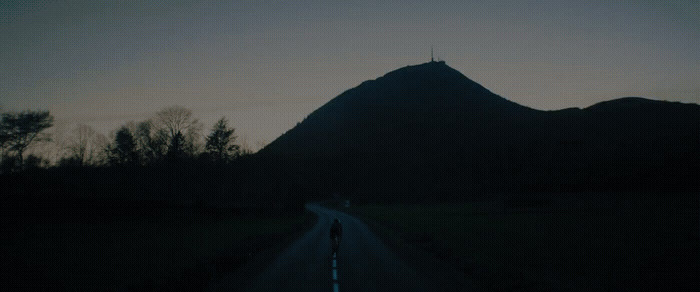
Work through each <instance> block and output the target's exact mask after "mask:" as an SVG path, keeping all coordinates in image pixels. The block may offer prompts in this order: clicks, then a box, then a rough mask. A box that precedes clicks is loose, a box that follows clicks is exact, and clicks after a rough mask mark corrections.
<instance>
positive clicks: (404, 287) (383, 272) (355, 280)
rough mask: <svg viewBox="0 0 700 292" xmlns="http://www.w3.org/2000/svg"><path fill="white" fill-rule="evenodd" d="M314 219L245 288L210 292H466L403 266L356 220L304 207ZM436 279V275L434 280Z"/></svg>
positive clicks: (227, 285)
mask: <svg viewBox="0 0 700 292" xmlns="http://www.w3.org/2000/svg"><path fill="white" fill-rule="evenodd" d="M307 208H308V209H309V210H311V211H312V212H314V213H316V214H317V215H318V222H317V223H316V225H315V226H314V227H313V228H312V229H311V230H310V231H308V232H307V233H306V234H304V235H303V236H302V237H301V238H300V239H298V240H297V241H296V242H294V243H292V245H291V246H290V247H289V248H287V249H286V250H285V251H284V252H282V254H280V256H279V257H278V258H277V259H276V260H275V261H274V262H273V263H272V265H271V266H269V267H268V268H267V269H266V270H265V271H264V272H263V273H262V274H260V275H259V276H257V278H255V280H254V281H253V282H252V283H250V284H249V285H248V286H247V287H244V288H243V287H235V286H234V287H232V286H231V285H235V284H233V282H230V281H227V279H226V278H223V279H222V280H221V281H220V282H218V283H215V284H213V285H212V287H211V289H210V290H211V291H231V290H234V291H237V290H243V291H334V283H338V285H337V287H338V290H337V291H455V290H458V291H459V290H467V287H465V285H464V284H459V283H458V282H459V281H454V282H450V281H445V279H444V278H443V279H439V280H438V279H436V277H434V275H432V274H430V273H428V274H426V273H422V272H417V271H416V270H415V269H414V268H412V267H409V266H407V265H406V264H404V263H403V262H402V261H401V260H400V259H399V258H398V257H397V256H396V255H395V254H394V253H393V252H392V251H390V250H389V249H388V248H387V247H386V246H385V245H384V244H383V243H382V242H381V241H380V240H379V238H377V237H376V236H375V235H374V234H373V233H372V232H371V231H370V230H369V229H368V228H367V226H366V225H365V224H364V223H362V222H361V221H360V220H358V219H357V218H355V217H352V216H350V215H347V214H345V213H342V212H339V211H335V210H330V209H327V208H324V207H321V206H318V205H307ZM334 218H338V219H340V221H341V223H342V224H343V241H342V242H341V245H340V250H339V251H338V254H337V277H336V278H337V281H334V280H333V273H332V269H333V268H332V265H333V262H332V261H333V255H332V251H331V246H330V240H329V229H330V225H331V222H332V221H333V219H334ZM437 278H440V277H437Z"/></svg>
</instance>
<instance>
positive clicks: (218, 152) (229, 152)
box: [205, 117, 240, 162]
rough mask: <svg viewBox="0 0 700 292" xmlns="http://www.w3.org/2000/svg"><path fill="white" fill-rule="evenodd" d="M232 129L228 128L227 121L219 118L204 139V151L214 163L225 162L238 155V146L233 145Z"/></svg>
mask: <svg viewBox="0 0 700 292" xmlns="http://www.w3.org/2000/svg"><path fill="white" fill-rule="evenodd" d="M234 131H235V129H234V128H229V127H228V121H227V120H226V118H225V117H221V119H219V120H218V121H217V122H216V124H214V127H213V128H212V130H211V133H210V134H209V136H207V138H206V146H205V147H206V151H207V153H208V154H209V155H210V156H211V157H212V158H213V159H214V160H216V161H219V162H226V161H228V160H230V159H231V158H233V157H236V156H237V155H238V152H239V150H240V146H238V145H236V144H234V143H235V141H236V138H237V137H236V136H235V135H234Z"/></svg>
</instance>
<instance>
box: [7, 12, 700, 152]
mask: <svg viewBox="0 0 700 292" xmlns="http://www.w3.org/2000/svg"><path fill="white" fill-rule="evenodd" d="M45 2H46V3H45ZM280 2H281V1H236V2H232V3H229V1H168V3H169V4H167V5H166V4H161V3H160V1H105V2H103V1H7V0H4V1H1V2H0V106H1V107H2V110H3V111H6V110H23V109H48V110H51V112H52V114H53V115H54V116H55V117H56V119H57V123H85V124H88V125H91V126H93V127H94V128H95V129H98V130H99V131H101V132H103V133H105V134H107V133H108V132H109V131H110V130H114V129H116V128H117V127H118V126H119V125H121V124H123V123H124V122H126V121H129V120H134V121H141V120H144V119H146V118H148V117H150V116H152V115H153V114H154V113H155V112H156V111H157V110H159V109H161V108H163V107H166V106H170V105H181V106H184V107H187V108H190V109H192V110H193V111H194V113H195V115H196V116H197V117H199V118H200V119H201V121H202V122H203V123H204V128H205V130H206V131H208V129H209V128H211V126H212V124H213V123H214V121H215V120H216V119H218V118H219V117H221V116H226V117H227V118H228V119H229V120H230V124H231V125H232V126H233V127H235V128H236V129H237V132H238V134H239V136H243V135H245V136H246V137H247V139H248V140H249V143H250V144H251V146H254V147H255V145H254V144H255V143H256V142H260V141H264V142H271V141H272V140H274V139H275V138H277V137H278V136H279V135H281V134H282V133H284V132H285V131H286V130H288V129H290V128H292V127H293V126H294V125H295V124H296V123H297V122H299V121H301V120H303V119H304V117H305V116H307V115H308V114H309V113H311V112H312V111H313V110H314V109H316V108H318V107H320V106H321V105H323V104H324V103H326V102H327V101H329V100H330V99H332V98H333V97H335V96H337V95H338V94H340V93H342V92H343V91H345V90H347V89H349V88H352V87H355V86H357V85H358V84H360V83H361V82H362V81H364V80H368V79H375V78H377V77H379V76H382V75H384V74H385V73H387V72H389V71H392V70H395V69H398V68H400V67H403V66H406V65H414V64H420V63H424V62H427V61H429V60H430V48H431V46H434V48H435V56H436V57H439V58H440V59H442V60H445V61H446V63H447V65H449V66H451V67H452V68H455V69H457V70H458V71H460V72H462V73H463V74H465V75H466V76H467V77H469V78H471V79H472V80H474V81H476V82H478V83H480V84H482V85H483V86H485V87H486V88H488V89H490V90H491V91H493V92H494V93H496V94H499V95H501V96H503V97H505V98H507V99H510V100H512V101H515V102H517V103H520V104H523V105H526V106H529V107H533V108H536V109H544V110H551V109H561V108H567V107H587V106H590V105H592V104H594V103H597V102H600V101H604V100H610V99H615V98H619V97H625V96H641V97H646V98H651V99H661V100H672V101H682V102H688V103H700V1H697V0H689V1H442V2H441V1H288V2H285V3H280Z"/></svg>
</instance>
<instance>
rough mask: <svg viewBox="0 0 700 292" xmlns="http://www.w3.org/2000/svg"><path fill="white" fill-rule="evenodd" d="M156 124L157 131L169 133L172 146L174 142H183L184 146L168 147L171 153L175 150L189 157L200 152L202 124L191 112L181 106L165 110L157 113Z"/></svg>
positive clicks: (168, 139)
mask: <svg viewBox="0 0 700 292" xmlns="http://www.w3.org/2000/svg"><path fill="white" fill-rule="evenodd" d="M154 124H155V126H156V131H158V130H162V131H165V133H167V141H169V142H170V144H172V141H182V143H183V144H182V145H168V149H169V151H170V150H173V149H175V150H177V151H183V153H184V154H189V155H193V154H195V153H196V152H197V151H199V143H198V142H199V140H200V138H201V134H200V133H201V131H202V124H201V123H200V122H199V120H198V119H196V118H194V117H193V116H192V111H191V110H189V109H187V108H184V107H181V106H171V107H167V108H164V109H162V110H160V111H159V112H157V113H156V117H155V120H154ZM178 143H179V142H178ZM173 146H177V147H173Z"/></svg>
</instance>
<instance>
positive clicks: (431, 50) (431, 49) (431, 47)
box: [430, 46, 435, 62]
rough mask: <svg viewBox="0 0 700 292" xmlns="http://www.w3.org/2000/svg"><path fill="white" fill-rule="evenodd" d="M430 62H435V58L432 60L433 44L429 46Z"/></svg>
mask: <svg viewBox="0 0 700 292" xmlns="http://www.w3.org/2000/svg"><path fill="white" fill-rule="evenodd" d="M430 62H435V60H433V46H430Z"/></svg>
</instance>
